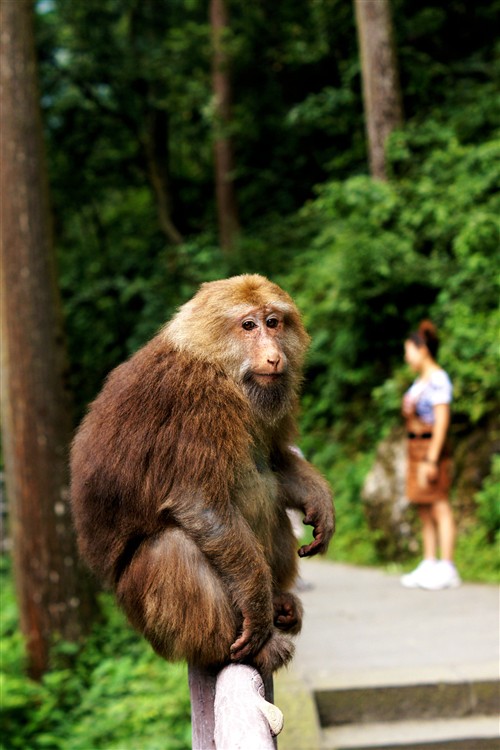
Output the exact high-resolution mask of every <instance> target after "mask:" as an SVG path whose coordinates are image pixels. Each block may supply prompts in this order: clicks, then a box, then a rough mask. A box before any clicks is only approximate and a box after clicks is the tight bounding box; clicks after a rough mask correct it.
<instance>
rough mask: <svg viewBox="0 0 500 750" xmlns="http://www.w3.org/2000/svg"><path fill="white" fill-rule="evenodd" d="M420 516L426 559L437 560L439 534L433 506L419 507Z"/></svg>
mask: <svg viewBox="0 0 500 750" xmlns="http://www.w3.org/2000/svg"><path fill="white" fill-rule="evenodd" d="M418 515H419V516H420V520H421V522H422V540H423V545H424V559H425V560H435V558H436V555H437V534H436V525H435V521H434V515H433V512H432V506H431V505H419V506H418Z"/></svg>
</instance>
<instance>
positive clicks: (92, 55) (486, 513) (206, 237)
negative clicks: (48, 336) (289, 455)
mask: <svg viewBox="0 0 500 750" xmlns="http://www.w3.org/2000/svg"><path fill="white" fill-rule="evenodd" d="M391 7H392V17H393V22H394V31H395V49H396V53H397V63H398V66H399V78H400V82H401V93H402V103H403V113H404V116H403V122H402V123H401V126H400V127H398V128H397V129H395V130H394V132H393V133H392V135H391V136H390V138H389V139H388V142H387V144H386V164H385V172H386V179H383V180H380V179H373V177H372V176H370V174H369V169H368V158H367V143H366V136H365V123H364V113H363V98H362V85H361V76H360V70H361V65H360V57H359V49H358V41H357V35H356V23H355V15H354V11H353V6H352V5H351V3H350V2H347V1H346V0H308V1H305V0H300V1H297V0H294V2H290V1H289V0H282V2H280V3H265V2H260V1H257V2H251V3H244V2H241V1H240V0H230V2H228V3H227V8H228V11H229V25H228V27H227V29H226V30H225V32H224V35H223V49H224V54H225V55H226V66H227V72H228V73H229V75H230V82H231V90H232V96H231V101H230V105H231V106H230V108H229V109H228V110H227V113H226V115H227V116H226V117H225V118H224V121H223V122H221V121H220V118H219V117H218V113H217V112H216V111H215V106H214V91H213V78H212V66H213V54H214V53H213V46H212V44H211V28H210V23H209V18H208V8H207V3H204V2H201V1H200V0H184V2H180V1H174V0H142V1H141V2H137V0H85V1H84V2H83V0H82V1H80V0H39V2H38V3H37V4H36V41H37V51H38V60H39V79H40V87H41V105H42V111H43V122H44V130H45V140H46V145H47V155H48V167H49V182H50V189H51V200H52V209H53V217H54V241H55V249H56V251H57V258H58V268H59V274H58V280H59V286H60V289H61V293H62V301H63V312H64V321H65V331H66V338H67V347H68V355H69V365H70V366H69V383H70V387H71V391H72V393H73V398H74V403H75V414H74V424H76V423H77V421H78V420H79V418H80V417H81V415H82V414H83V413H84V410H85V406H86V404H87V403H88V402H89V401H90V400H91V399H92V398H93V396H94V395H95V394H96V392H97V391H98V389H99V388H100V386H101V384H102V381H103V379H104V377H105V376H106V374H107V372H109V370H110V369H112V368H113V367H114V366H115V365H117V364H118V363H119V362H121V361H122V360H123V359H124V358H126V357H127V356H129V355H130V354H131V353H132V352H133V351H135V350H136V349H137V348H138V347H139V346H140V345H141V344H143V343H144V342H145V341H146V340H147V339H148V338H149V337H150V336H151V335H152V334H153V333H154V332H155V331H156V330H157V329H158V328H159V326H160V325H161V324H162V323H163V322H164V321H165V320H167V319H168V318H169V317H170V315H171V314H172V313H173V312H174V311H175V309H176V308H177V307H178V306H179V305H180V304H182V303H183V302H184V301H185V300H186V299H188V298H189V297H190V296H191V295H192V293H193V292H194V291H195V290H196V288H197V287H198V285H199V284H200V283H201V282H203V281H207V280H211V279H216V278H220V277H223V276H227V275H230V274H235V273H242V272H259V273H263V274H265V275H267V276H269V277H271V278H272V279H273V280H275V281H277V282H278V283H280V284H281V285H282V286H283V287H285V288H286V289H287V290H288V291H289V292H290V293H291V294H292V296H293V297H294V298H295V299H296V301H297V303H298V305H299V307H300V308H301V310H302V312H303V314H304V318H305V322H306V325H307V327H308V329H309V331H310V332H311V334H312V338H313V343H312V348H311V353H310V356H309V359H308V366H307V372H306V381H305V388H304V396H303V400H302V417H301V423H302V424H301V427H302V438H301V447H302V448H303V450H304V451H305V453H306V455H307V456H308V458H310V459H311V460H313V462H314V463H315V464H316V465H317V466H318V467H319V468H320V469H321V470H322V471H323V472H324V473H325V474H326V475H327V477H328V478H329V480H330V481H331V483H332V486H333V487H334V490H335V495H336V504H337V512H338V518H339V524H338V532H337V536H336V541H335V542H334V544H333V546H332V552H331V555H332V557H333V559H343V560H348V561H351V562H356V563H364V564H384V565H388V564H394V562H395V561H396V562H398V563H402V564H403V566H404V565H405V564H410V563H411V562H412V556H414V554H415V552H414V551H412V549H411V547H409V548H404V547H401V546H397V545H394V544H391V543H390V540H389V541H388V539H387V536H386V535H383V534H381V533H380V531H379V530H377V529H376V528H374V527H373V525H371V526H370V524H369V519H368V518H367V515H366V513H365V510H364V508H363V503H362V501H361V488H362V485H363V482H364V480H365V478H366V475H367V473H368V471H369V469H370V467H371V466H372V464H373V461H374V458H375V453H376V449H377V446H378V445H379V444H380V441H381V440H383V439H384V438H386V437H387V436H388V435H390V434H392V433H393V431H394V430H395V429H396V427H397V425H398V424H399V407H400V399H401V396H402V393H403V392H404V389H405V388H406V387H407V386H408V385H409V383H410V382H411V379H412V376H411V373H410V372H409V371H408V370H407V368H406V367H405V366H404V364H403V362H402V343H403V340H404V337H405V335H406V334H407V333H408V331H409V330H411V329H413V328H414V327H415V326H416V324H417V323H418V321H419V320H420V319H421V318H422V317H431V318H432V319H433V320H434V321H435V322H436V323H437V325H438V327H439V328H440V331H441V334H442V349H441V355H440V363H441V364H442V366H443V367H444V368H445V369H446V370H447V371H448V372H449V374H450V376H451V378H452V380H453V383H454V389H455V390H454V395H455V400H454V404H453V426H452V437H453V440H454V443H455V448H456V454H457V456H458V457H460V456H462V458H461V459H460V460H461V461H462V467H460V465H459V466H458V468H457V474H456V477H455V480H456V481H455V485H454V497H455V508H456V511H457V514H458V517H459V518H458V520H459V526H460V535H459V543H458V551H457V554H458V565H459V567H460V571H461V573H462V572H463V574H464V576H465V577H466V578H468V579H473V580H484V581H491V580H494V578H495V577H496V576H497V575H498V551H497V546H496V545H497V544H498V541H499V536H498V535H499V529H500V509H499V505H498V502H497V499H498V494H499V490H500V460H499V458H498V455H497V456H496V457H495V455H494V452H495V450H494V449H495V444H496V445H497V448H498V385H499V382H498V331H499V323H500V315H499V309H498V299H499V289H500V284H499V263H498V261H499V248H500V199H499V192H498V188H499V183H500V138H499V130H500V99H499V96H498V73H499V63H498V51H499V47H498V41H497V34H496V28H497V25H496V23H495V22H496V21H497V19H498V17H499V11H500V3H498V2H492V1H491V0H477V2H474V3H470V2H466V1H461V0H450V1H449V2H447V3H446V4H444V3H442V2H440V1H438V0H435V2H430V1H429V0H426V1H425V2H421V0H393V2H392V4H391ZM219 114H220V113H219ZM217 138H219V139H222V140H226V141H227V142H229V143H230V144H231V159H232V164H231V170H230V175H229V176H230V181H231V185H232V195H231V201H230V203H229V204H225V205H226V209H225V211H226V216H225V218H226V219H228V218H229V221H228V222H226V229H225V232H224V216H222V219H221V200H220V194H218V193H217V191H216V190H215V189H214V141H216V140H217ZM215 179H216V181H217V174H215ZM222 213H224V208H223V209H222ZM459 463H460V461H459ZM464 488H465V489H464ZM2 565H3V568H4V576H5V580H4V586H3V593H4V602H3V603H4V606H3V607H2V609H3V614H4V617H3V635H4V643H5V644H6V645H5V656H4V672H5V677H6V686H7V687H8V693H7V690H6V691H5V692H4V699H3V701H4V704H5V705H4V708H5V710H6V714H5V715H6V717H7V725H6V726H7V734H6V737H7V739H6V742H7V744H6V748H10V747H12V748H17V747H19V748H21V747H28V746H29V747H30V748H42V747H44V748H65V747H69V745H68V744H67V743H68V737H71V747H72V749H73V750H78V749H79V748H81V749H82V750H89V748H106V750H111V749H112V748H116V749H117V750H126V749H127V748H129V747H130V748H132V747H137V746H141V747H143V748H145V749H146V750H154V749H155V748H160V747H161V748H162V750H163V749H164V748H165V747H168V748H184V747H188V746H189V702H188V697H187V689H186V687H185V673H184V670H183V668H182V667H176V666H174V667H173V666H171V665H166V664H163V663H162V662H160V661H159V660H158V659H157V658H156V657H154V656H153V655H151V654H150V653H149V650H148V648H147V647H146V646H145V645H144V644H143V643H142V642H141V641H139V640H138V639H137V638H136V637H135V636H134V635H133V634H132V633H131V632H130V630H129V629H128V628H127V627H126V626H125V625H124V624H123V621H122V620H121V618H120V616H119V615H118V614H117V613H116V612H115V610H114V609H113V607H112V606H110V605H109V602H108V600H107V599H106V598H105V597H104V598H103V599H102V608H103V611H104V612H105V615H103V616H102V618H101V623H100V624H99V625H98V626H96V627H95V628H94V630H93V632H92V635H91V636H90V638H89V639H88V641H87V645H86V648H85V649H84V650H83V651H82V650H80V649H79V647H78V646H76V645H75V644H69V643H67V642H61V643H60V644H59V646H58V649H56V652H55V654H54V656H53V661H52V669H51V670H50V671H49V672H48V673H47V674H46V675H45V677H44V678H43V681H42V682H41V683H34V682H32V681H31V680H28V679H27V678H24V677H19V666H20V665H21V664H22V661H23V658H24V657H23V650H22V639H21V636H20V634H19V630H18V627H17V614H16V606H15V603H14V598H13V596H12V593H11V588H10V585H9V583H8V581H9V580H10V577H9V571H10V565H9V560H8V555H4V558H3V561H2ZM118 656H120V658H117V657H118ZM7 694H8V697H7V699H6V702H5V696H6V695H7ZM166 737H167V743H166V744H165V738H166ZM134 743H135V744H134ZM138 743H139V745H138ZM169 743H170V744H169Z"/></svg>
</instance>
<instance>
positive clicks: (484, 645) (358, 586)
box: [293, 560, 500, 688]
mask: <svg viewBox="0 0 500 750" xmlns="http://www.w3.org/2000/svg"><path fill="white" fill-rule="evenodd" d="M301 575H302V578H303V580H304V581H306V582H307V583H311V584H312V585H313V588H312V589H311V590H310V591H304V592H301V594H300V596H301V599H302V602H303V604H304V610H305V617H304V627H303V630H302V634H301V635H300V637H299V639H298V643H297V653H296V656H295V659H294V662H293V668H294V670H295V672H296V673H297V674H298V675H299V676H300V678H301V679H302V680H304V681H305V682H306V683H307V684H308V685H310V686H313V687H315V688H319V687H323V686H325V687H330V688H334V687H351V686H358V685H359V686H365V685H366V686H369V685H373V684H377V685H378V684H381V682H382V683H384V684H388V683H392V684H396V685H398V684H402V683H405V682H408V681H412V682H413V681H418V680H420V679H421V678H422V677H425V678H426V679H428V680H432V681H435V682H437V681H441V680H442V681H456V680H464V679H470V680H472V679H475V680H477V679H495V678H498V677H499V641H500V633H499V625H500V619H499V603H500V598H499V589H498V588H497V587H496V586H491V585H482V584H464V585H462V586H461V587H460V588H458V589H451V590H445V591H423V590H421V589H405V588H403V587H402V586H401V585H400V583H399V576H398V575H390V574H387V573H385V572H384V571H381V570H376V569H372V568H359V567H355V566H351V565H342V564H336V563H330V562H326V561H323V560H319V561H317V560H305V561H303V562H302V567H301Z"/></svg>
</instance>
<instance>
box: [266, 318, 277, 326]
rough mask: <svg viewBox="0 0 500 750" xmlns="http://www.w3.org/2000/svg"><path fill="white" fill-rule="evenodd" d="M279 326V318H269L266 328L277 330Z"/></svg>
mask: <svg viewBox="0 0 500 750" xmlns="http://www.w3.org/2000/svg"><path fill="white" fill-rule="evenodd" d="M278 324H279V320H278V318H268V319H267V320H266V326H267V327H268V328H277V327H278Z"/></svg>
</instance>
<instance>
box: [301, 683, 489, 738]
mask: <svg viewBox="0 0 500 750" xmlns="http://www.w3.org/2000/svg"><path fill="white" fill-rule="evenodd" d="M314 698H315V703H316V706H317V711H318V716H319V723H320V727H321V729H320V747H321V750H399V749H401V750H500V720H499V708H500V707H499V702H500V701H499V698H500V695H499V685H498V682H496V681H493V680H482V681H477V682H473V683H467V682H454V683H452V682H449V683H441V684H439V683H438V684H435V683H429V684H425V683H424V684H418V683H417V684H416V683H411V684H406V685H398V686H387V685H383V686H372V687H361V688H347V689H336V690H328V689H321V690H317V691H315V694H314ZM304 750H305V748H304Z"/></svg>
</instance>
